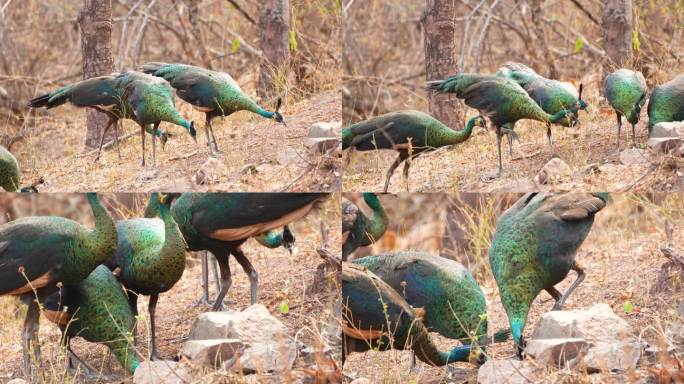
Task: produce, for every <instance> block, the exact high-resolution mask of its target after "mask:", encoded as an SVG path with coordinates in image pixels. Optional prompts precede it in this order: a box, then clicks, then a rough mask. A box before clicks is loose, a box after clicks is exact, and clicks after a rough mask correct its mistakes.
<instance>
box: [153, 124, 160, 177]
mask: <svg viewBox="0 0 684 384" xmlns="http://www.w3.org/2000/svg"><path fill="white" fill-rule="evenodd" d="M157 131H159V122H156V123H154V128H153V129H152V169H156V168H157Z"/></svg>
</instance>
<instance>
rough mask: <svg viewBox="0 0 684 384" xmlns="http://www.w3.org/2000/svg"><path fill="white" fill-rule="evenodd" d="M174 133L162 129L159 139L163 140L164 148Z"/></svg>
mask: <svg viewBox="0 0 684 384" xmlns="http://www.w3.org/2000/svg"><path fill="white" fill-rule="evenodd" d="M171 136H172V135H171V134H170V133H169V132H167V131H162V132H160V133H159V139H160V140H161V144H162V150H164V149H166V142H167V141H169V137H171Z"/></svg>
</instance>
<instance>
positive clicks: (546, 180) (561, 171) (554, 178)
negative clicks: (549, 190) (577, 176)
mask: <svg viewBox="0 0 684 384" xmlns="http://www.w3.org/2000/svg"><path fill="white" fill-rule="evenodd" d="M571 175H572V169H570V166H569V165H568V163H566V162H565V161H563V160H561V159H559V158H557V157H554V158H553V159H551V160H550V161H549V162H548V163H546V165H544V167H542V169H541V170H540V171H539V173H538V174H537V176H535V178H534V181H535V182H537V183H539V184H554V183H557V182H559V181H562V180H563V179H564V178H566V177H569V176H571Z"/></svg>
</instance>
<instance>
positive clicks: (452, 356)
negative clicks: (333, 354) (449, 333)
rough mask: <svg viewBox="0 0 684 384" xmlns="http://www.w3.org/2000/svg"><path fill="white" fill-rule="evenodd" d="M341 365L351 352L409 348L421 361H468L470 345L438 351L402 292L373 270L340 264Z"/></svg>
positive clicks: (419, 313) (444, 363)
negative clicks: (447, 350) (402, 295)
mask: <svg viewBox="0 0 684 384" xmlns="http://www.w3.org/2000/svg"><path fill="white" fill-rule="evenodd" d="M342 308H343V309H342V311H343V312H342V313H343V315H342V316H343V317H342V321H343V322H344V323H343V326H342V332H343V336H344V337H343V340H342V364H344V360H345V358H346V356H347V355H348V354H349V353H351V352H365V351H368V350H371V349H373V350H381V351H387V350H390V349H411V350H413V351H414V352H415V354H416V356H417V357H418V359H420V360H421V361H423V362H425V363H427V364H430V365H436V366H443V365H446V364H449V363H453V362H456V361H467V359H468V356H469V355H470V345H464V346H460V347H455V348H453V349H451V351H449V352H442V351H440V350H439V349H438V348H437V346H436V345H435V344H434V343H433V342H432V339H431V338H430V334H429V332H428V329H427V327H426V326H425V324H424V323H423V321H422V311H421V310H419V309H413V308H411V306H410V305H409V304H408V303H407V302H406V300H404V298H403V297H401V295H400V294H399V293H398V292H397V291H396V290H394V289H393V288H392V287H390V286H389V285H388V284H387V283H385V282H384V281H382V280H381V279H380V278H379V277H378V276H376V275H375V274H373V272H371V271H369V270H367V269H365V268H363V267H361V266H359V265H354V264H351V263H347V262H343V263H342Z"/></svg>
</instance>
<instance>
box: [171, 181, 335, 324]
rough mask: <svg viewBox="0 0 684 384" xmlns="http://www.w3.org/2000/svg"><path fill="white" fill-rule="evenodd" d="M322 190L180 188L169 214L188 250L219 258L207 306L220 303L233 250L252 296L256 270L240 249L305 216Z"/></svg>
mask: <svg viewBox="0 0 684 384" xmlns="http://www.w3.org/2000/svg"><path fill="white" fill-rule="evenodd" d="M327 196H328V194H327V193H209V194H204V193H184V194H182V195H181V196H180V197H179V198H178V199H176V201H175V202H174V204H173V205H172V206H171V214H172V216H173V218H174V220H175V221H176V223H178V227H179V228H180V231H181V232H182V234H183V237H184V238H185V241H186V243H187V248H188V250H190V251H209V252H211V253H212V254H213V255H214V256H215V257H216V259H217V260H218V262H219V268H220V274H221V291H220V292H219V294H218V297H217V298H216V302H215V303H214V306H213V307H212V309H213V310H214V311H216V310H219V309H220V308H222V306H223V299H224V298H225V296H226V294H227V293H228V290H229V289H230V285H231V273H230V265H229V263H228V261H229V260H228V258H229V256H230V255H233V256H234V257H235V259H236V260H237V262H238V263H239V264H240V266H242V269H243V270H244V271H245V273H246V274H247V275H248V276H249V280H250V295H251V303H252V304H255V303H256V301H257V281H258V275H257V272H256V270H255V269H254V267H253V266H252V264H251V263H250V261H249V260H248V259H247V257H246V256H245V254H244V253H243V252H242V249H241V245H242V244H243V243H244V242H245V241H247V239H249V238H250V237H252V236H256V235H260V234H262V233H264V232H267V231H269V230H273V229H275V228H279V227H282V226H284V225H286V224H288V223H291V222H293V221H296V220H299V219H301V218H303V217H304V216H306V215H307V214H308V213H309V212H311V210H312V209H313V208H314V206H315V205H316V204H317V203H319V202H320V201H322V200H323V199H325V198H326V197H327Z"/></svg>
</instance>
